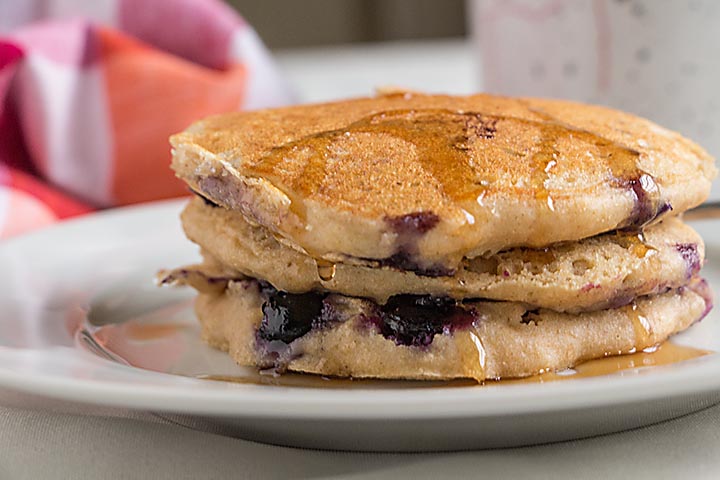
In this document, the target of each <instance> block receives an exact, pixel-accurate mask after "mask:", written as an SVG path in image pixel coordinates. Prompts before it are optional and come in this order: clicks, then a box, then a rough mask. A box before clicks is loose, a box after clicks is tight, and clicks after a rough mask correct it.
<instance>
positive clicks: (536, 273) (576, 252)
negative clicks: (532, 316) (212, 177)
mask: <svg viewBox="0 0 720 480" xmlns="http://www.w3.org/2000/svg"><path fill="white" fill-rule="evenodd" d="M182 223H183V228H184V230H185V233H186V234H187V236H188V238H190V239H191V240H192V241H193V242H195V243H197V244H198V245H200V247H202V249H203V252H204V255H205V257H206V262H211V263H212V262H215V261H217V262H219V263H220V264H222V266H223V268H225V269H227V268H230V269H233V270H236V271H237V272H240V273H242V274H244V275H247V276H251V277H255V278H260V279H263V280H266V281H268V282H269V283H271V284H272V285H273V286H274V287H275V288H277V289H279V290H283V291H287V292H291V293H302V292H307V291H310V290H327V291H332V292H337V293H341V294H344V295H348V296H354V297H366V298H370V299H373V300H375V301H376V302H378V303H381V304H382V303H385V301H386V300H387V299H388V298H389V297H390V296H393V295H397V294H402V293H407V294H417V295H423V294H430V295H435V296H450V297H453V298H456V299H467V298H486V299H492V300H503V301H516V302H523V303H525V304H528V305H531V306H534V307H540V308H547V309H551V310H555V311H559V312H572V313H574V312H583V311H593V310H601V309H606V308H612V307H617V306H621V305H624V304H627V303H629V302H630V301H632V299H634V298H635V297H638V296H642V295H651V294H655V293H660V292H663V291H665V290H668V289H672V288H678V287H681V286H683V285H684V284H686V283H687V282H688V279H689V278H690V277H692V276H693V275H694V274H696V273H697V272H698V271H699V270H700V267H701V266H702V264H703V261H704V254H705V249H704V244H703V242H702V239H701V238H700V236H699V235H698V234H697V233H696V232H695V231H694V230H693V229H692V228H690V227H688V226H687V225H685V224H684V223H682V221H681V220H679V219H677V218H668V219H666V220H665V221H663V222H661V223H659V224H656V225H653V226H650V227H647V228H646V229H645V231H644V238H640V237H638V236H637V235H632V234H626V233H616V232H612V233H608V234H604V235H598V236H595V237H591V238H587V239H584V240H580V241H577V242H568V243H562V244H555V245H553V246H551V247H548V248H543V249H529V248H514V249H510V250H506V251H503V252H499V253H497V254H494V255H491V256H488V257H476V258H472V259H468V258H466V259H463V261H462V263H461V264H460V267H459V268H458V270H457V271H456V272H455V273H454V275H452V276H437V277H429V276H422V275H418V274H416V273H413V272H407V271H401V270H397V269H393V268H389V267H383V266H381V265H379V264H378V262H369V263H368V264H367V265H358V264H351V263H337V264H336V265H335V266H334V267H332V269H331V270H334V272H332V273H333V274H332V275H325V274H323V275H322V276H323V277H324V278H325V279H323V278H321V275H320V273H322V272H320V273H319V269H318V264H317V263H316V261H315V259H314V258H313V257H311V256H310V255H307V254H306V253H303V252H300V251H297V250H295V249H294V248H292V247H289V246H286V245H284V244H283V243H282V242H281V241H278V240H277V239H276V238H275V237H273V236H272V234H271V233H270V232H269V231H268V230H267V229H265V228H263V227H261V226H256V225H251V224H250V223H248V222H247V220H246V219H245V217H243V215H242V214H240V213H238V212H235V211H231V210H226V209H224V208H221V207H216V206H213V205H210V204H208V203H206V202H205V201H204V200H203V199H201V198H194V199H192V201H190V203H189V204H188V206H187V207H186V208H185V210H184V211H183V213H182ZM349 261H350V260H349Z"/></svg>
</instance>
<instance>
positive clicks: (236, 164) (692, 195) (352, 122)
mask: <svg viewBox="0 0 720 480" xmlns="http://www.w3.org/2000/svg"><path fill="white" fill-rule="evenodd" d="M171 142H172V145H173V147H174V154H173V168H174V169H175V171H176V173H177V174H178V176H180V177H181V178H182V179H183V180H185V181H186V182H187V183H188V184H189V185H190V186H191V187H192V188H193V189H194V190H196V191H198V192H201V193H202V194H203V195H204V196H206V197H207V198H210V199H211V200H212V201H213V202H215V203H217V204H221V205H223V206H225V207H227V208H231V209H235V210H239V211H241V212H242V213H243V214H244V215H245V216H247V217H248V218H249V219H250V220H251V221H252V222H255V223H258V224H260V225H263V226H264V227H265V228H268V229H269V230H271V231H272V232H274V234H276V235H277V236H279V237H280V238H281V239H282V240H283V241H284V242H286V243H287V244H289V245H291V246H293V247H294V248H297V249H301V250H303V251H305V252H307V253H308V254H309V255H311V256H313V257H315V258H324V259H326V260H330V261H343V260H344V259H346V258H347V257H356V258H363V259H384V260H385V262H386V263H387V264H393V265H395V266H396V267H399V268H401V269H404V270H415V271H420V272H422V273H424V274H427V275H435V274H448V273H451V272H452V271H453V270H454V269H455V268H456V267H457V266H458V265H459V263H460V262H461V260H462V259H463V258H472V257H475V256H479V255H481V254H485V253H487V252H496V251H499V250H503V249H507V248H510V247H514V246H531V247H544V246H546V245H549V244H551V243H554V242H559V241H569V240H578V239H582V238H586V237H590V236H593V235H596V234H599V233H603V232H606V231H610V230H614V229H618V228H636V227H640V226H642V225H644V224H647V223H649V222H652V221H653V220H655V219H656V218H657V217H658V216H659V215H661V214H666V215H674V214H677V213H680V212H682V211H684V210H686V209H688V208H690V207H692V206H695V205H697V204H699V203H700V202H702V200H703V199H704V198H705V197H706V196H707V194H708V192H709V189H710V181H711V179H712V178H713V177H714V175H715V173H716V171H715V167H714V166H713V161H712V158H711V157H710V156H709V155H708V154H707V153H706V152H705V151H704V150H702V149H701V148H700V147H698V146H697V145H696V144H694V143H692V142H691V141H689V140H687V139H685V138H683V137H681V136H680V135H679V134H677V133H674V132H671V131H668V130H666V129H664V128H662V127H659V126H657V125H655V124H654V123H651V122H649V121H647V120H644V119H641V118H638V117H635V116H632V115H629V114H626V113H621V112H618V111H615V110H610V109H607V108H602V107H596V106H589V105H580V104H576V103H569V102H562V101H554V100H535V99H511V98H504V97H495V96H490V95H474V96H469V97H453V96H443V95H421V94H411V93H406V94H393V95H385V96H380V97H377V98H361V99H356V100H349V101H342V102H335V103H328V104H320V105H305V106H296V107H288V108H282V109H273V110H263V111H257V112H249V113H232V114H226V115H221V116H215V117H210V118H208V119H205V120H202V121H200V122H198V123H196V124H194V125H192V126H191V127H190V128H189V129H188V130H186V131H185V132H183V133H180V134H178V135H175V136H173V137H172V139H171Z"/></svg>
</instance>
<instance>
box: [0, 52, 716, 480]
mask: <svg viewBox="0 0 720 480" xmlns="http://www.w3.org/2000/svg"><path fill="white" fill-rule="evenodd" d="M278 57H279V59H280V62H281V65H282V66H283V67H284V68H285V70H286V72H287V74H288V76H289V78H290V79H291V81H292V82H293V83H294V84H295V85H296V86H297V89H298V93H299V94H300V97H301V98H302V99H303V100H305V101H318V100H327V99H331V98H338V97H343V96H348V95H356V94H358V95H362V94H368V93H370V92H371V91H372V89H373V87H375V86H377V85H403V86H407V87H411V88H418V89H424V90H429V91H447V92H454V93H467V92H471V91H473V90H475V89H476V85H477V83H476V78H477V75H476V73H477V72H476V68H475V66H474V64H473V62H472V58H471V53H470V49H469V46H468V45H467V44H464V43H460V42H453V41H450V42H434V43H431V44H395V45H392V46H389V47H388V46H385V47H381V46H365V47H336V48H332V49H316V50H306V51H300V52H282V53H280V54H279V56H278ZM428 65H433V68H432V69H428ZM479 475H486V476H487V477H486V478H492V477H500V478H537V479H540V478H553V479H556V478H583V479H585V478H602V479H620V478H634V479H642V478H649V479H653V480H655V479H661V478H693V479H697V478H720V406H716V407H712V408H709V409H707V410H704V411H701V412H698V413H695V414H692V415H689V416H686V417H684V418H680V419H677V420H672V421H669V422H665V423H662V424H658V425H655V426H651V427H647V428H642V429H639V430H635V431H630V432H626V433H622V434H616V435H609V436H604V437H599V438H593V439H589V440H582V441H573V442H566V443H561V444H555V445H545V446H538V447H528V448H518V449H507V450H494V451H478V452H461V453H448V454H402V455H400V454H362V453H338V452H321V451H309V450H300V449H291V448H281V447H274V446H267V445H261V444H257V443H252V442H248V441H243V440H238V439H234V438H227V437H222V436H218V435H215V434H212V433H206V432H199V431H193V430H190V429H188V428H186V427H182V426H178V425H175V424H172V423H170V422H168V421H166V420H164V419H161V418H159V417H157V416H155V415H153V414H151V413H144V412H133V411H124V410H117V409H108V408H97V407H87V406H84V405H77V404H70V403H65V402H59V401H55V400H48V399H43V398H40V397H35V396H30V395H25V394H20V393H16V392H10V391H7V390H1V389H0V480H5V479H13V480H14V479H26V478H27V479H33V480H35V479H55V478H72V479H75V478H90V479H105V478H132V479H135V478H152V479H156V478H157V479H161V478H172V479H182V478H193V479H195V478H198V479H199V478H202V479H213V478H323V479H325V478H354V479H356V478H393V479H401V478H412V479H420V478H447V477H471V476H472V477H475V476H479Z"/></svg>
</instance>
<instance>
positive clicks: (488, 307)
mask: <svg viewBox="0 0 720 480" xmlns="http://www.w3.org/2000/svg"><path fill="white" fill-rule="evenodd" d="M164 282H165V283H189V284H192V285H193V286H195V287H196V288H198V289H199V290H200V295H199V296H198V298H197V301H196V312H197V315H198V317H199V319H200V322H201V324H202V335H203V338H204V340H205V341H206V342H208V343H209V344H210V345H211V346H213V347H216V348H219V349H221V350H225V351H227V352H228V353H229V354H230V356H231V357H232V358H233V359H234V360H235V361H236V362H237V363H239V364H241V365H248V366H257V367H259V368H272V367H274V368H279V369H281V370H285V369H286V370H288V371H295V372H307V373H314V374H321V375H327V376H337V377H354V378H383V379H427V380H430V379H432V380H439V379H456V378H472V379H475V380H477V381H483V380H486V379H498V378H513V377H525V376H529V375H534V374H537V373H540V372H544V371H553V370H561V369H565V368H569V367H573V366H575V365H577V364H578V363H581V362H583V361H586V360H590V359H594V358H599V357H604V356H608V355H616V354H622V353H631V352H634V351H638V350H642V349H645V348H648V347H652V346H654V345H657V344H659V343H661V342H663V341H664V340H666V339H667V338H668V337H670V336H671V335H673V334H675V333H677V332H679V331H682V330H684V329H686V328H687V327H688V326H690V325H691V324H692V323H693V322H695V321H698V320H699V319H701V318H702V317H703V316H705V315H706V314H707V312H708V311H709V309H710V307H711V294H710V291H709V288H708V287H707V284H706V283H705V282H704V280H701V279H693V280H692V281H691V282H690V284H689V285H688V286H687V287H681V288H678V289H675V290H671V291H668V292H665V293H662V294H657V295H653V296H646V297H641V298H638V299H636V300H635V301H634V302H633V303H631V304H630V305H626V306H624V307H620V308H615V309H607V310H601V311H595V312H587V313H580V314H569V313H559V312H554V311H551V310H544V309H538V310H528V309H527V307H526V306H524V305H523V304H520V303H515V302H495V301H465V302H462V303H458V302H456V301H454V300H451V299H449V298H438V297H430V296H413V295H398V296H396V297H391V298H390V299H389V300H388V302H387V303H386V304H385V305H378V304H376V303H374V302H373V301H370V300H367V299H361V298H354V297H347V296H343V295H338V294H322V293H313V292H310V293H307V294H298V295H291V294H287V293H285V292H279V291H277V290H275V289H274V288H273V287H272V286H270V285H269V284H267V283H264V282H259V281H257V280H254V279H249V278H245V279H236V280H232V279H228V278H222V277H215V278H208V277H206V276H205V275H204V274H203V273H200V272H198V271H194V270H192V269H191V270H187V269H185V270H179V271H175V272H173V273H171V274H170V275H168V276H167V277H166V278H165V281H164Z"/></svg>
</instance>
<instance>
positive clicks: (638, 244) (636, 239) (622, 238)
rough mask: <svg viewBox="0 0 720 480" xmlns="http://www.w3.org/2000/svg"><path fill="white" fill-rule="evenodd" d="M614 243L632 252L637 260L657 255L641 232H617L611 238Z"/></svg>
mask: <svg viewBox="0 0 720 480" xmlns="http://www.w3.org/2000/svg"><path fill="white" fill-rule="evenodd" d="M613 240H614V241H615V243H617V244H618V245H620V246H621V247H623V248H625V249H626V250H629V251H630V252H632V253H633V254H634V255H635V256H636V257H637V258H646V257H649V256H651V255H655V254H656V253H657V249H656V248H655V247H653V246H652V245H650V244H649V243H647V241H646V240H645V235H644V234H643V233H642V232H639V233H637V232H623V231H618V232H616V233H615V236H614V238H613Z"/></svg>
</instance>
